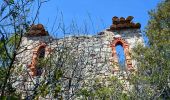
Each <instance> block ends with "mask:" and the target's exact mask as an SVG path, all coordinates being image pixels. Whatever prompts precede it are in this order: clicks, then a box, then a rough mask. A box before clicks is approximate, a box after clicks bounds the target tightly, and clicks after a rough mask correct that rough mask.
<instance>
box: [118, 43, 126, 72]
mask: <svg viewBox="0 0 170 100" xmlns="http://www.w3.org/2000/svg"><path fill="white" fill-rule="evenodd" d="M116 54H117V59H118V63H119V67H120V69H125V64H126V59H125V53H124V48H123V46H122V43H117V44H116Z"/></svg>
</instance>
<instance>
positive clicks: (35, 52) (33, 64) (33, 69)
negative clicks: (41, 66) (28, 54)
mask: <svg viewBox="0 0 170 100" xmlns="http://www.w3.org/2000/svg"><path fill="white" fill-rule="evenodd" d="M42 48H45V51H47V49H46V44H45V43H40V45H39V46H38V47H36V48H35V49H34V50H33V56H32V62H31V64H30V65H28V67H29V68H30V70H31V72H30V75H31V76H36V75H37V69H36V64H37V59H38V55H39V51H40V49H42Z"/></svg>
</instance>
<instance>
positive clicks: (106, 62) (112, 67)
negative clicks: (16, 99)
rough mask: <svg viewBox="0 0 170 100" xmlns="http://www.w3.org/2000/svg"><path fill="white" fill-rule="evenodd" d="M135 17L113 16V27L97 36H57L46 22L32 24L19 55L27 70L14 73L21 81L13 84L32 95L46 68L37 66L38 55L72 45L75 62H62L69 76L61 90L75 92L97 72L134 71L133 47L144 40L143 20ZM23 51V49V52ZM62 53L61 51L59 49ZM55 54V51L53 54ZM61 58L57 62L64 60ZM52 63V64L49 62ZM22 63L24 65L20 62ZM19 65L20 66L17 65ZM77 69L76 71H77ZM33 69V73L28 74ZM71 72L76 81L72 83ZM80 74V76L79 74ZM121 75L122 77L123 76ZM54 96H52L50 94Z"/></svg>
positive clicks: (45, 55)
mask: <svg viewBox="0 0 170 100" xmlns="http://www.w3.org/2000/svg"><path fill="white" fill-rule="evenodd" d="M132 19H133V17H132V16H129V17H127V18H123V17H120V18H118V17H116V16H115V17H113V18H112V25H111V26H110V28H108V29H106V30H104V31H102V32H100V33H98V34H97V35H94V36H79V37H77V36H71V37H65V38H62V39H54V38H53V37H51V36H50V35H49V34H48V32H47V31H46V30H45V28H44V26H43V25H42V24H38V25H32V26H31V28H30V31H29V32H28V33H27V34H26V35H25V36H24V37H23V38H22V42H21V49H20V51H22V53H20V54H19V55H17V59H16V60H17V61H19V62H18V63H17V64H16V65H22V68H20V69H21V70H22V71H23V72H24V73H23V74H21V75H18V74H17V73H16V75H14V78H16V79H18V81H19V82H17V83H15V84H14V85H13V86H14V87H17V88H18V91H20V92H21V91H22V92H24V93H25V95H31V93H32V92H31V91H32V90H33V89H34V85H33V84H35V83H36V82H37V80H41V78H43V77H42V76H43V75H44V74H43V73H45V70H44V69H41V70H39V69H38V68H37V63H38V59H41V58H46V57H49V55H50V54H51V53H53V52H54V51H57V50H61V48H63V47H68V48H69V53H68V52H67V51H66V52H67V53H66V54H68V57H70V56H71V57H72V56H74V59H72V60H74V64H72V62H66V63H65V64H63V65H62V67H63V69H64V71H65V72H64V73H63V74H64V75H65V77H63V78H62V87H63V88H62V89H63V91H64V90H67V89H68V91H67V92H64V93H63V94H61V95H62V96H64V97H67V96H66V95H67V94H68V93H69V94H73V91H75V90H76V89H78V88H79V87H80V86H81V82H79V81H80V80H81V79H83V80H88V79H90V78H92V77H96V76H105V77H107V76H110V75H115V76H116V75H119V73H120V72H131V71H135V70H136V67H137V66H136V64H135V61H134V60H133V59H132V58H131V53H132V48H133V47H135V46H136V44H137V43H143V38H142V35H141V30H140V27H141V25H140V23H134V22H132ZM117 45H121V46H122V47H123V49H124V54H125V69H123V70H121V69H120V67H119V62H118V60H119V58H118V56H117V53H116V52H117V51H116V46H117ZM20 51H19V52H20ZM55 54H56V57H58V55H59V54H58V52H56V53H55ZM53 55H54V54H53ZM55 60H57V61H56V62H57V64H59V63H61V62H62V60H61V61H59V60H60V59H55ZM49 66H50V65H49ZM19 67H21V66H19ZM17 69H18V68H17ZM73 72H74V73H73ZM28 73H29V75H28ZM70 76H71V79H72V83H71V86H70V85H69V82H70V80H69V78H70ZM78 77H79V78H78ZM120 79H121V78H120ZM48 97H50V96H48Z"/></svg>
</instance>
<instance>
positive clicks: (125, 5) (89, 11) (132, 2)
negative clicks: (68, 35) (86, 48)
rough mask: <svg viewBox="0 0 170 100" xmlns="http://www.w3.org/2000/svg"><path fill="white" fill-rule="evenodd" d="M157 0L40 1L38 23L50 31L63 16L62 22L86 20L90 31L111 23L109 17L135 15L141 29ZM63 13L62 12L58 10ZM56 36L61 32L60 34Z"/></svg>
mask: <svg viewBox="0 0 170 100" xmlns="http://www.w3.org/2000/svg"><path fill="white" fill-rule="evenodd" d="M159 2H160V0H50V1H49V2H47V3H45V4H43V6H42V8H41V11H40V15H39V23H42V24H44V25H45V26H46V28H47V29H48V31H49V32H51V29H52V26H53V24H54V22H55V18H56V16H57V20H56V23H55V25H54V28H57V25H58V23H59V22H60V21H61V19H62V20H63V22H64V24H65V26H69V25H70V23H71V22H72V21H73V20H74V22H75V23H76V24H77V25H78V26H79V27H82V26H83V25H84V23H87V24H89V25H88V26H89V27H90V28H91V30H92V31H90V33H91V34H95V33H96V32H98V31H102V30H104V29H105V28H107V27H109V26H110V25H111V23H112V20H111V19H112V17H113V16H118V17H127V16H129V15H131V16H134V20H133V21H134V22H140V23H141V24H142V28H141V29H142V30H143V29H144V27H145V26H146V24H147V21H148V19H149V16H148V11H149V10H151V9H154V8H155V7H156V5H157V4H158V3H159ZM61 13H62V14H61ZM61 16H62V17H61ZM59 36H62V35H61V34H60V35H59Z"/></svg>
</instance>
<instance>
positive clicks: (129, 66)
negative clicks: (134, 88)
mask: <svg viewBox="0 0 170 100" xmlns="http://www.w3.org/2000/svg"><path fill="white" fill-rule="evenodd" d="M118 44H120V45H122V47H123V48H124V54H125V60H126V65H125V66H127V67H126V69H127V70H131V69H133V68H132V60H131V57H130V54H129V45H128V43H127V42H126V41H124V40H123V39H122V38H120V37H117V38H114V40H113V41H112V43H111V48H112V56H113V58H114V60H113V63H114V65H115V67H114V71H117V70H119V67H118V58H117V53H116V46H117V45H118Z"/></svg>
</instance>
